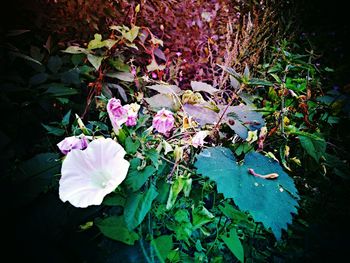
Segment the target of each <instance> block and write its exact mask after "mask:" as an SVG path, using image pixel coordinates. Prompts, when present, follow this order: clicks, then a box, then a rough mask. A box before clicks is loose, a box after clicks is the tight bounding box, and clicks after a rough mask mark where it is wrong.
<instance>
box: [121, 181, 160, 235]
mask: <svg viewBox="0 0 350 263" xmlns="http://www.w3.org/2000/svg"><path fill="white" fill-rule="evenodd" d="M157 195H158V192H157V189H156V187H155V186H154V185H153V184H152V185H151V186H150V188H149V189H148V190H147V192H144V193H133V194H131V195H130V196H129V197H128V199H127V201H126V205H125V209H124V218H125V222H126V225H127V227H128V229H130V230H132V229H134V228H135V227H137V226H138V225H139V224H141V222H142V221H143V219H144V218H145V216H146V215H147V213H148V211H149V210H150V209H151V206H152V202H153V200H154V199H155V198H156V197H157Z"/></svg>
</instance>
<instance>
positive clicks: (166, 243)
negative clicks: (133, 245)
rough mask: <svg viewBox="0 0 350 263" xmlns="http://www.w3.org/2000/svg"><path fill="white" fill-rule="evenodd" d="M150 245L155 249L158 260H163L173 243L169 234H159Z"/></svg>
mask: <svg viewBox="0 0 350 263" xmlns="http://www.w3.org/2000/svg"><path fill="white" fill-rule="evenodd" d="M151 246H152V247H153V248H154V250H155V251H156V255H157V257H158V258H159V260H160V262H165V260H166V258H167V256H168V254H169V253H170V252H171V250H172V249H173V246H174V243H173V239H172V237H171V236H170V235H164V236H160V237H158V238H156V239H153V240H152V241H151Z"/></svg>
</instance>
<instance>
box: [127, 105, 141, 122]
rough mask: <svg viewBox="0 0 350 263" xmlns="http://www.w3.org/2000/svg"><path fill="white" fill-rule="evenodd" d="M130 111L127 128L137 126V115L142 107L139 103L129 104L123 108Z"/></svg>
mask: <svg viewBox="0 0 350 263" xmlns="http://www.w3.org/2000/svg"><path fill="white" fill-rule="evenodd" d="M123 108H124V109H126V110H127V111H128V119H127V120H126V123H125V125H126V126H135V125H136V123H137V115H138V112H139V109H140V105H138V104H137V103H131V104H127V105H125V106H124V107H123Z"/></svg>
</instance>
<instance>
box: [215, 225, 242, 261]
mask: <svg viewBox="0 0 350 263" xmlns="http://www.w3.org/2000/svg"><path fill="white" fill-rule="evenodd" d="M220 237H221V239H222V240H223V241H224V242H225V244H226V246H227V247H228V248H229V249H230V250H231V252H232V253H233V255H235V257H236V258H237V259H238V260H239V261H240V262H244V250H243V246H242V244H241V241H240V240H239V238H238V236H237V232H236V229H234V228H231V230H230V232H229V235H228V236H226V235H221V236H220Z"/></svg>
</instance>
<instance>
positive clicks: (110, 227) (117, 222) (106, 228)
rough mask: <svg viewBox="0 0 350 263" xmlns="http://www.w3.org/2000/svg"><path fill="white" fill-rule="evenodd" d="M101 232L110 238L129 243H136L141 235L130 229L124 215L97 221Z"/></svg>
mask: <svg viewBox="0 0 350 263" xmlns="http://www.w3.org/2000/svg"><path fill="white" fill-rule="evenodd" d="M96 225H97V227H98V228H99V229H100V231H101V233H102V234H103V235H105V236H106V237H108V238H111V239H113V240H117V241H120V242H123V243H125V244H127V245H134V243H135V241H136V240H139V236H138V234H137V233H135V232H134V231H130V230H129V229H128V228H127V227H126V225H125V222H124V218H123V217H122V216H110V217H107V218H105V219H102V220H98V221H97V222H96Z"/></svg>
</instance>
